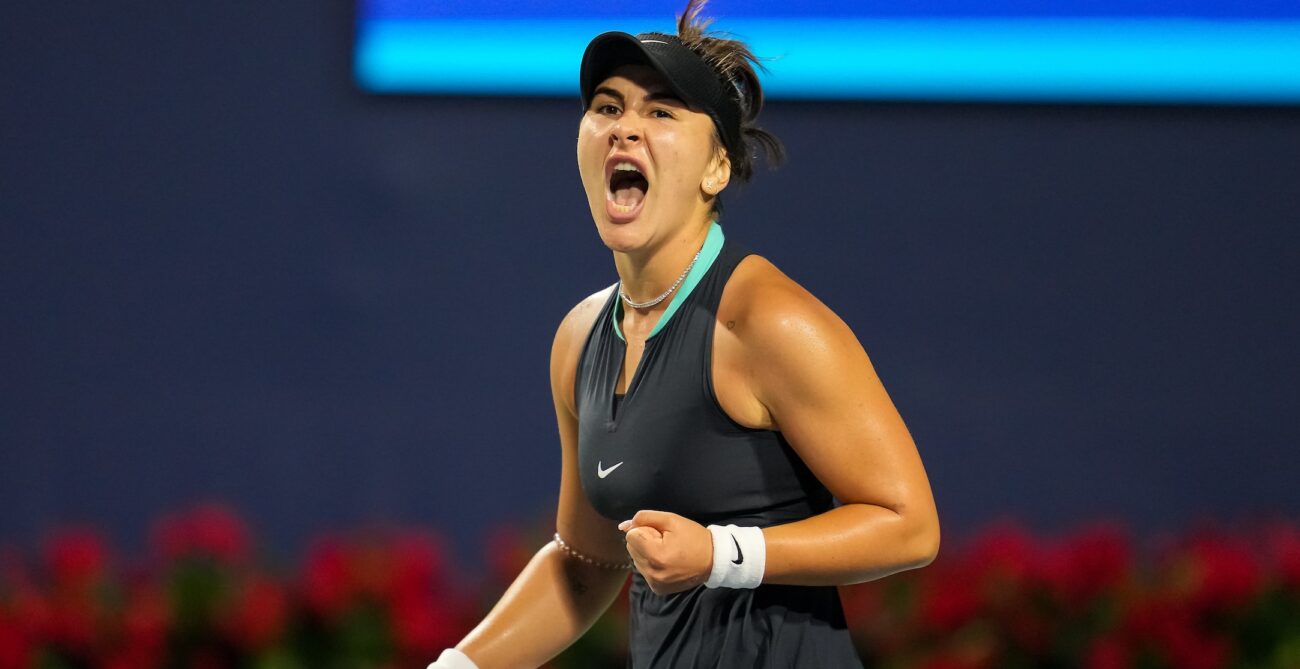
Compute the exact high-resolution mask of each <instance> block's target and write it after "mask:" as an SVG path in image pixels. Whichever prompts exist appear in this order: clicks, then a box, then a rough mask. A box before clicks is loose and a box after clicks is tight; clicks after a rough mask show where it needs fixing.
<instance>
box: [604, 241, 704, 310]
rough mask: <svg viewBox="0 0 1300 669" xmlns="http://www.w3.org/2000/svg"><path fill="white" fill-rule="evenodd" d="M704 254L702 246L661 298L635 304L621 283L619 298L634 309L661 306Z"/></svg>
mask: <svg viewBox="0 0 1300 669" xmlns="http://www.w3.org/2000/svg"><path fill="white" fill-rule="evenodd" d="M703 252H704V247H703V246H701V247H700V250H699V251H696V252H695V257H694V258H692V259H691V264H689V265H687V266H686V269H684V270H682V275H681V276H679V277H677V280H676V281H674V282H673V285H671V286H669V287H668V290H665V291H664V294H663V295H660V296H659V297H656V298H654V299H653V300H649V301H647V302H633V301H632V298H630V297H628V296H627V293H625V292H623V282H622V281H619V282H618V295H619V297H621V298H623V301H624V302H626V303H627V306H629V307H631V308H633V309H646V308H648V307H653V306H654V305H656V304H659V303H660V302H663V301H664V298H665V297H668V296H669V295H672V293H673V291H674V290H677V286H680V285H681V283H682V279H685V278H686V275H687V274H689V273H690V272H691V268H692V267H694V266H695V261H696V260H699V259H700V254H701V253H703Z"/></svg>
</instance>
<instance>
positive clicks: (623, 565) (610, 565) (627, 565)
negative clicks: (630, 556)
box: [555, 532, 632, 569]
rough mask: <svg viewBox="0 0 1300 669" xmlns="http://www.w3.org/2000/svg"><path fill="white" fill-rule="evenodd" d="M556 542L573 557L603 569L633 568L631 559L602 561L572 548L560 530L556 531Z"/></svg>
mask: <svg viewBox="0 0 1300 669" xmlns="http://www.w3.org/2000/svg"><path fill="white" fill-rule="evenodd" d="M555 543H556V544H558V545H559V547H560V550H562V551H564V552H565V553H568V554H569V555H572V556H573V557H576V558H578V559H579V560H582V561H583V562H586V563H587V564H589V565H591V566H593V567H600V568H601V569H631V568H632V561H631V560H628V561H627V562H601V561H599V560H593V559H591V558H589V557H587V556H586V555H583V554H582V553H579V552H578V551H575V550H573V549H572V548H570V547H569V544H566V543H564V539H561V538H560V533H559V532H556V533H555Z"/></svg>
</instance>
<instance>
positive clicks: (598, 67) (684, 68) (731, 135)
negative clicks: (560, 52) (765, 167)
mask: <svg viewBox="0 0 1300 669" xmlns="http://www.w3.org/2000/svg"><path fill="white" fill-rule="evenodd" d="M624 65H649V66H650V67H653V68H654V69H655V70H656V71H658V72H659V74H661V75H663V78H664V80H665V81H666V82H667V83H668V86H669V87H670V88H671V89H672V91H673V93H676V94H677V96H678V97H680V98H681V99H682V102H685V103H686V104H687V105H689V106H691V107H694V108H696V109H699V110H700V111H703V112H704V113H706V114H708V115H709V116H711V117H712V118H713V124H714V125H715V126H717V128H718V135H719V136H720V137H721V138H722V144H723V146H725V147H726V148H727V152H728V153H730V154H732V155H735V152H736V151H737V149H738V147H739V146H740V104H739V102H738V101H737V99H736V98H735V97H733V92H735V85H734V84H731V83H729V82H727V81H725V80H724V79H723V78H722V77H721V76H719V75H718V72H717V71H716V70H714V69H713V68H712V67H711V66H710V65H709V64H708V63H706V62H705V61H704V59H703V58H701V57H700V56H699V55H698V54H696V53H695V52H694V51H691V50H690V49H689V48H688V47H687V46H686V45H684V44H682V42H681V40H679V39H677V37H675V36H673V35H665V34H663V33H641V34H640V35H636V36H633V35H629V34H628V33H623V32H608V33H602V34H600V35H597V36H596V38H595V39H593V40H591V43H590V44H588V45H587V51H586V53H584V54H583V55H582V71H581V75H580V78H581V86H582V106H583V108H584V109H585V108H587V107H590V106H591V99H592V98H593V97H595V92H596V86H599V85H600V82H602V81H604V80H605V79H606V78H608V77H609V75H610V74H612V73H613V72H614V70H616V69H618V68H619V67H622V66H624Z"/></svg>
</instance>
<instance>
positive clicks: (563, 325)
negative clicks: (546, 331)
mask: <svg viewBox="0 0 1300 669" xmlns="http://www.w3.org/2000/svg"><path fill="white" fill-rule="evenodd" d="M617 287H618V284H617V283H613V284H610V285H608V286H606V287H604V288H601V289H600V290H598V291H596V292H594V293H592V294H590V295H588V296H586V297H584V298H582V299H581V300H579V301H578V303H577V304H575V305H573V307H572V308H571V309H569V312H568V313H566V314H565V315H564V319H563V320H561V321H560V326H559V327H558V328H557V329H556V332H555V345H556V349H559V348H560V347H561V346H563V348H566V349H571V348H573V346H574V345H575V344H578V345H581V343H582V341H584V340H585V339H586V338H587V333H589V332H590V331H591V328H592V326H593V325H595V323H596V318H597V317H598V316H599V315H600V313H601V312H602V311H603V307H604V306H605V304H606V303H607V302H608V301H609V298H610V294H611V293H612V291H613V290H614V289H615V288H617Z"/></svg>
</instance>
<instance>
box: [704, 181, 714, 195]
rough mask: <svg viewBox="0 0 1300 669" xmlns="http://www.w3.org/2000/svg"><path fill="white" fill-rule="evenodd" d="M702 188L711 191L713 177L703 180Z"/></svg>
mask: <svg viewBox="0 0 1300 669" xmlns="http://www.w3.org/2000/svg"><path fill="white" fill-rule="evenodd" d="M704 190H707V191H709V192H710V193H712V192H713V179H709V180H708V181H705V182H704Z"/></svg>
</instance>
